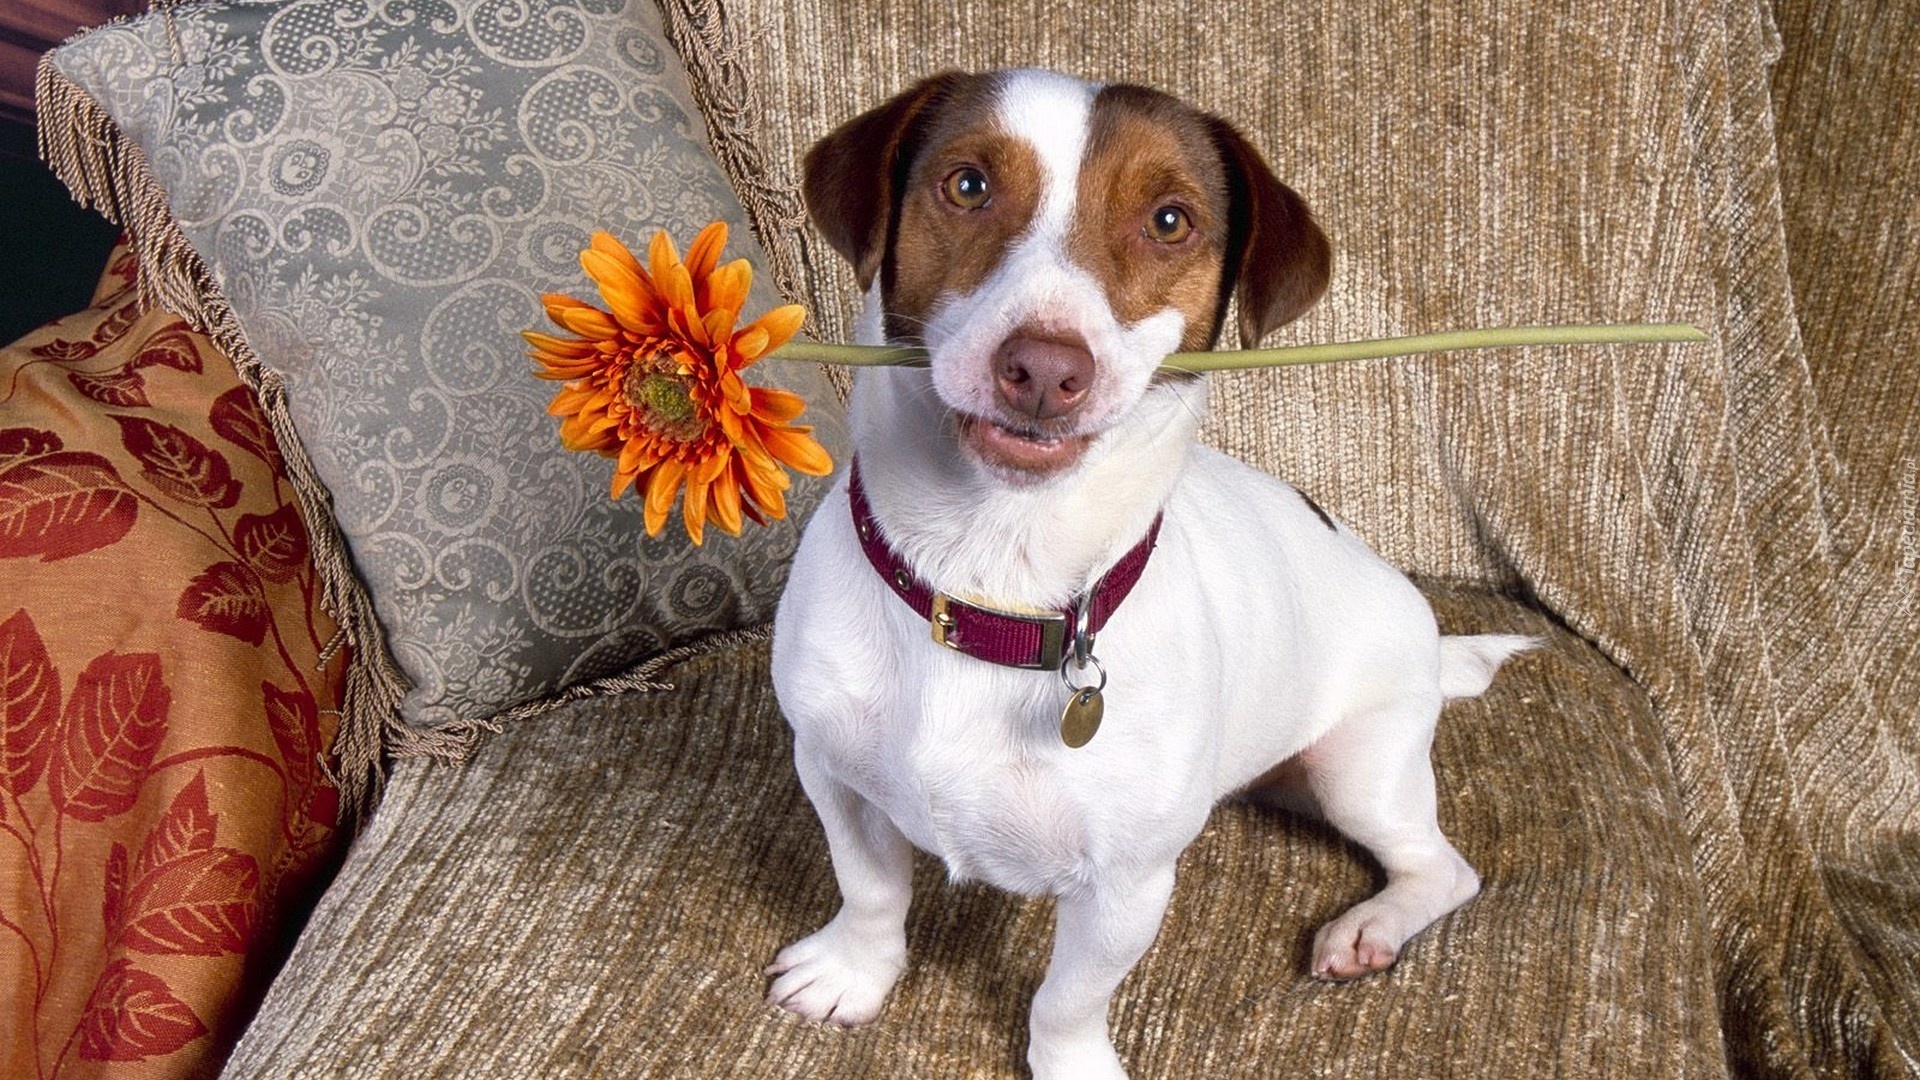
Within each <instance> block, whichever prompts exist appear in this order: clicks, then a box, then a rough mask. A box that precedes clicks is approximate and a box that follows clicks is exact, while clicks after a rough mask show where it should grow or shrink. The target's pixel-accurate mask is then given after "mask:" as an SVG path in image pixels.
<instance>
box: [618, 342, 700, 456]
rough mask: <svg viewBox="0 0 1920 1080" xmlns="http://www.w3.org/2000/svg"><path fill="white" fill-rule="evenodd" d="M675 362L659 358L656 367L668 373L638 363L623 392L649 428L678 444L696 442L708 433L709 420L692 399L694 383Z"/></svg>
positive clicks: (656, 359) (628, 402)
mask: <svg viewBox="0 0 1920 1080" xmlns="http://www.w3.org/2000/svg"><path fill="white" fill-rule="evenodd" d="M672 363H673V362H672V361H671V360H669V359H667V358H666V357H665V356H658V357H655V358H654V364H655V365H664V366H665V370H662V367H661V366H651V367H643V366H641V365H640V364H635V365H634V366H633V369H632V370H631V371H629V372H628V373H627V380H626V383H625V385H624V386H623V387H622V388H621V389H622V392H623V393H624V394H625V395H626V399H627V404H629V405H631V406H633V407H634V408H635V409H636V410H638V411H639V413H640V418H641V421H642V422H643V423H645V424H646V426H647V427H648V428H650V429H652V430H653V431H654V432H656V433H658V434H659V435H661V436H662V437H663V438H668V439H672V440H673V441H675V442H693V441H694V440H695V439H698V438H700V437H701V436H702V435H705V434H706V433H707V418H706V417H705V416H702V415H701V413H700V406H699V404H698V403H696V402H695V401H694V400H693V393H692V386H693V381H692V380H691V379H688V378H686V377H685V376H683V375H681V374H679V373H678V372H676V371H675V370H673V368H672V366H671V365H672Z"/></svg>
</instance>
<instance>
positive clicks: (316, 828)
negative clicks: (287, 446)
mask: <svg viewBox="0 0 1920 1080" xmlns="http://www.w3.org/2000/svg"><path fill="white" fill-rule="evenodd" d="M137 269H138V263H137V260H136V259H134V257H133V256H132V255H131V254H130V253H126V252H125V249H124V248H123V249H122V253H121V254H120V255H119V256H118V257H117V258H116V259H115V261H114V263H113V267H112V269H111V270H110V271H109V273H108V274H107V275H106V277H105V278H103V280H102V283H101V286H100V288H99V290H98V291H97V292H96V293H95V300H94V304H95V306H94V307H93V308H92V309H90V310H89V311H86V312H81V313H79V314H76V315H74V316H71V317H69V318H67V319H63V320H61V321H60V322H59V323H57V324H55V325H54V326H51V327H47V328H44V329H42V330H40V331H37V332H35V333H33V334H30V335H28V336H27V337H25V338H23V339H21V341H20V342H18V343H16V344H15V345H12V346H5V347H0V416H4V417H5V423H4V425H0V883H4V887H0V1077H12V1076H21V1077H39V1078H41V1080H49V1078H53V1077H57V1076H70V1077H84V1078H88V1080H118V1078H120V1077H133V1076H140V1077H155V1076H170V1077H171V1076H210V1075H212V1074H214V1073H215V1072H217V1071H218V1069H219V1065H220V1059H221V1056H222V1055H223V1054H224V1053H225V1051H226V1049H227V1047H228V1046H229V1045H230V1043H231V1040H232V1038H233V1036H234V1035H235V1034H236V1033H237V1031H238V1028H239V1026H240V1024H241V1022H242V1021H243V1019H244V1017H245V1016H246V1015H247V1014H248V1013H249V1012H250V1011H251V1009H252V1008H253V1007H254V1005H255V1004H256V1003H257V1001H258V985H259V981H260V980H258V979H255V978H253V977H252V976H253V975H254V974H257V973H260V972H263V971H265V970H267V968H268V967H270V965H271V964H272V963H273V962H274V958H275V957H276V956H277V955H279V954H280V953H281V952H282V951H283V950H284V949H285V947H286V935H287V934H288V932H289V931H290V930H292V929H297V927H298V925H299V923H300V921H301V916H302V914H303V910H304V908H305V907H306V905H308V904H310V903H311V901H312V899H313V898H314V897H316V896H317V895H318V890H317V886H318V884H320V879H321V877H322V876H323V875H324V874H325V873H326V872H327V868H328V867H329V866H331V865H332V863H333V856H334V853H335V852H337V850H338V847H339V843H340V839H341V837H340V834H339V833H338V831H337V830H336V828H335V824H336V821H337V808H338V793H337V792H336V791H335V790H334V788H333V787H332V785H331V783H330V781H329V780H328V779H327V776H328V774H327V772H326V768H325V765H324V762H325V760H326V758H327V755H328V754H329V752H330V745H331V740H332V737H333V732H334V725H335V723H336V718H337V712H336V711H335V710H336V709H337V708H338V702H339V700H340V693H341V688H342V684H343V676H344V667H345V665H344V650H343V651H342V652H341V653H336V654H333V655H332V656H331V657H330V658H328V659H325V660H324V661H323V654H324V653H325V650H326V648H327V644H328V642H330V641H331V640H332V638H333V636H334V634H335V632H336V627H335V625H334V623H333V622H332V620H331V619H329V618H328V617H327V616H326V615H325V613H324V611H323V609H322V607H321V605H320V596H319V583H318V581H317V580H316V578H315V575H314V573H313V570H312V568H311V566H310V565H309V563H308V559H309V551H308V549H309V544H308V540H307V533H306V530H305V528H304V526H303V523H302V521H301V519H300V517H299V515H298V512H297V510H296V509H295V508H294V507H293V506H291V505H290V504H289V501H288V499H287V497H286V493H287V490H288V488H287V487H286V480H285V474H284V463H283V462H282V460H281V458H280V455H279V453H278V450H277V448H276V447H275V445H274V442H273V439H272V436H271V434H270V433H269V429H268V427H267V425H266V423H265V422H264V421H263V420H262V418H261V414H260V411H259V409H258V407H257V406H256V405H255V403H254V399H253V397H252V395H251V393H250V391H248V390H247V389H246V388H245V387H244V386H242V385H240V384H239V380H238V377H237V375H236V373H235V372H234V370H233V368H232V366H231V365H230V364H228V363H227V361H226V358H225V357H223V356H221V355H220V354H219V353H218V352H217V351H215V350H212V349H210V348H209V347H208V346H207V344H206V341H205V339H204V338H202V337H200V336H198V335H196V334H193V333H191V332H190V331H189V330H188V329H187V328H186V327H185V325H184V324H183V323H181V322H180V321H179V320H178V319H177V318H176V317H174V316H171V315H168V314H167V313H165V312H162V311H159V310H155V309H147V308H144V307H142V305H140V304H139V302H138V297H137V296H136V295H135V289H134V281H135V275H136V272H137ZM128 410H134V412H132V413H129V412H128ZM56 432H57V433H56ZM229 443H231V444H232V446H233V447H237V448H238V449H237V450H235V449H233V448H231V447H228V445H227V444H229ZM195 567H205V570H203V571H202V572H201V573H199V574H198V575H191V571H192V569H193V568H195ZM190 575H191V576H190ZM108 589H111V591H110V592H109V591H108ZM276 806H277V807H278V812H277V813H276V811H275V808H276Z"/></svg>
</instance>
